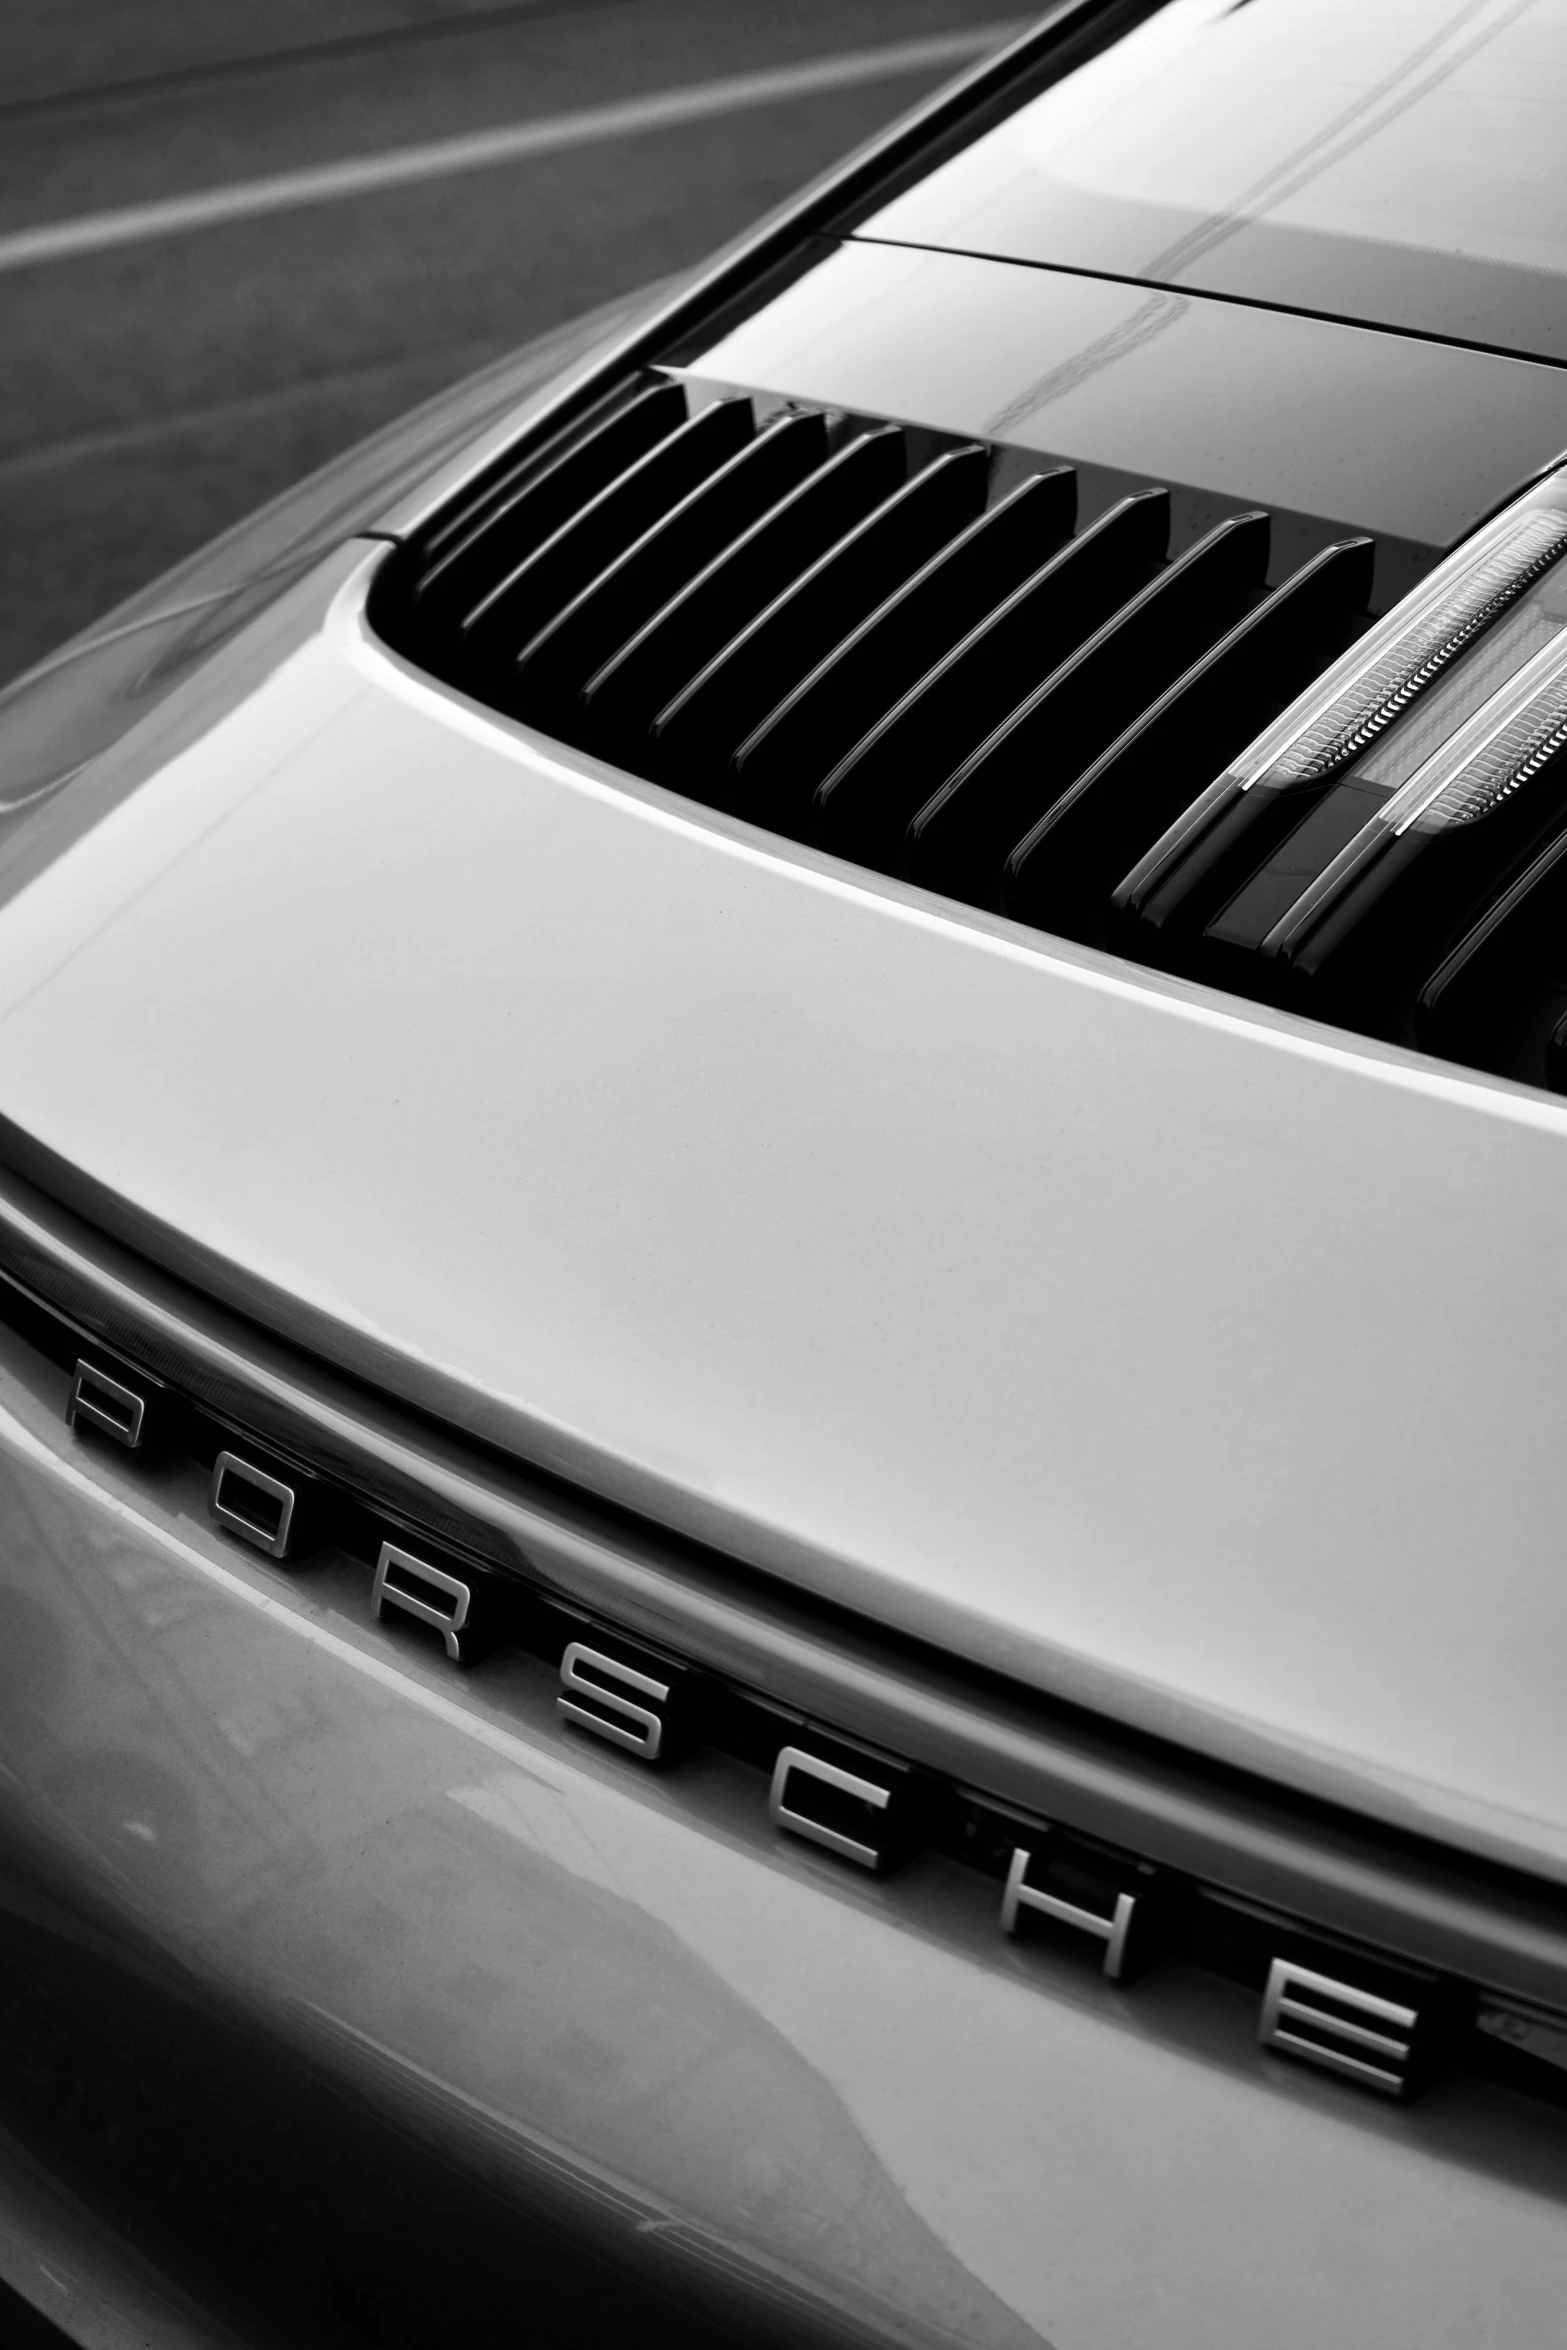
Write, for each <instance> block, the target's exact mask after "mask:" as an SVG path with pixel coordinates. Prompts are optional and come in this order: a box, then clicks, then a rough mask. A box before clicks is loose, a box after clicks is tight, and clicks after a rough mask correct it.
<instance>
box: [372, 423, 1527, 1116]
mask: <svg viewBox="0 0 1567 2350" xmlns="http://www.w3.org/2000/svg"><path fill="white" fill-rule="evenodd" d="M1029 462H1030V464H1031V466H1032V470H1030V471H1027V472H1026V473H1025V474H1024V475H1023V478H1021V479H1019V478H1018V471H1017V459H1016V455H1015V453H1013V452H1009V451H1003V450H996V449H993V448H990V447H987V446H984V445H981V444H977V443H974V442H967V443H965V442H959V441H954V440H951V439H943V438H942V436H940V435H935V434H931V433H928V432H915V431H914V430H912V429H908V428H904V427H900V426H898V425H894V424H886V423H882V422H879V421H878V420H876V419H866V418H854V417H849V416H845V415H842V414H838V413H824V412H821V411H817V410H812V409H807V408H802V407H800V406H797V405H785V404H780V403H769V402H767V401H766V400H758V399H753V398H751V397H747V396H734V395H728V394H724V393H718V392H711V391H709V390H708V389H706V388H705V387H703V386H701V385H699V384H688V383H683V382H662V381H657V380H651V381H650V380H646V379H644V380H642V381H639V382H637V383H633V384H626V385H623V386H621V387H620V388H619V389H618V390H617V391H616V392H615V393H614V394H612V395H611V396H610V398H609V399H608V400H606V401H605V402H603V403H602V404H601V406H600V408H599V410H598V411H597V412H596V413H595V414H594V415H593V416H591V417H589V418H588V419H587V420H586V421H585V422H584V423H581V424H579V425H577V426H576V427H575V428H572V429H570V430H568V431H567V432H566V433H565V434H564V435H562V436H561V438H560V439H559V441H558V442H556V443H555V444H552V445H546V446H545V447H543V448H542V449H536V450H530V451H526V452H524V453H522V454H521V455H520V456H519V457H518V458H517V459H516V460H515V461H514V462H512V463H511V464H509V465H506V466H502V467H500V468H496V469H492V473H491V475H490V477H489V478H488V479H486V480H483V481H481V483H480V484H479V485H478V486H477V487H476V488H473V489H470V491H469V492H467V493H466V495H465V496H464V497H463V498H462V499H460V500H458V501H457V502H455V503H454V505H453V506H452V507H451V508H449V509H448V510H446V511H445V512H444V513H442V514H441V515H439V516H438V517H437V518H436V520H435V522H434V523H433V524H432V525H430V526H428V527H427V528H426V530H425V531H424V532H423V534H422V535H421V536H420V537H419V538H418V539H417V540H415V541H413V542H410V543H409V544H408V545H407V546H405V547H403V548H401V549H400V550H398V552H397V553H396V554H395V555H394V556H393V557H392V558H391V559H390V560H389V561H388V563H387V564H386V565H385V566H384V567H383V569H382V571H381V573H380V574H379V575H378V578H377V581H376V586H375V591H374V594H373V597H372V603H371V618H372V621H373V623H374V625H375V626H376V627H377V629H378V630H379V632H380V633H381V634H382V636H383V637H384V638H385V639H386V641H387V642H388V643H390V644H391V645H392V646H393V648H394V649H396V650H397V651H399V652H401V653H402V654H404V655H405V656H406V657H407V658H409V659H410V660H412V661H414V662H416V663H417V664H418V665H419V666H420V667H421V668H422V669H424V670H426V671H428V672H431V673H433V674H434V675H436V676H438V677H441V678H444V679H446V680H447V681H448V682H450V683H451V684H453V685H456V686H459V687H460V688H462V689H463V690H464V691H466V692H467V693H469V694H471V695H472V696H473V697H474V698H475V699H476V700H479V701H481V702H483V703H487V704H488V705H489V706H491V707H492V708H495V709H498V710H501V711H504V712H506V713H507V714H509V715H511V716H513V717H516V718H518V719H521V720H523V721H524V722H526V723H528V724H530V725H533V726H535V727H537V728H539V729H541V730H542V731H544V732H546V733H548V734H550V735H552V736H554V737H556V738H557V739H559V740H561V741H564V742H566V743H570V744H574V745H577V746H579V747H581V748H583V749H586V750H590V751H592V752H594V753H596V754H597V755H599V756H602V757H606V758H609V759H611V760H613V761H615V762H616V763H618V764H619V765H621V766H623V767H625V768H627V769H628V770H630V771H631V772H633V773H635V774H640V775H643V776H646V777H648V778H650V779H652V780H655V781H658V782H660V783H662V784H665V785H667V786H668V787H669V788H671V789H673V790H676V791H679V792H682V793H684V794H686V795H688V796H689V797H691V798H693V799H696V800H699V801H701V802H704V803H705V804H707V805H709V806H712V807H717V808H722V809H725V810H728V811H730V812H732V813H734V814H738V815H741V816H744V817H747V818H749V819H750V820H752V821H753V822H756V823H759V824H762V825H765V826H768V827H770V828H772V829H774V830H776V831H781V832H784V833H787V834H789V835H791V836H793V837H796V838H799V839H804V840H810V841H814V842H816V843H817V844H818V845H819V846H821V847H822V848H824V849H827V850H830V851H832V852H834V853H835V854H837V855H840V856H843V857H846V858H848V859H851V860H853V861H854V862H856V863H859V864H861V865H866V866H870V867H873V868H875V869H877V870H879V871H882V872H886V873H890V874H897V875H901V876H903V877H905V878H907V879H909V880H912V881H915V882H918V883H920V884H922V885H924V886H925V887H927V888H929V889H932V890H935V891H938V892H940V893H941V894H943V895H945V896H948V897H952V898H957V899H961V900H964V901H966V902H969V903H972V904H975V905H978V906H982V907H988V908H991V909H993V910H998V911H1005V912H1007V913H1009V914H1011V915H1012V916H1014V917H1015V918H1017V919H1019V920H1022V921H1025V922H1028V923H1031V924H1034V925H1036V926H1037V927H1039V928H1041V929H1046V930H1051V931H1054V932H1056V933H1058V934H1060V935H1064V936H1067V937H1071V938H1074V939H1077V940H1081V941H1083V942H1085V943H1088V944H1091V945H1096V946H1102V947H1109V948H1111V949H1113V950H1115V951H1117V952H1120V953H1122V954H1127V955H1130V956H1132V957H1134V958H1136V959H1138V960H1141V961H1146V962H1153V963H1157V964H1160V965H1162V966H1164V967H1166V968H1170V969H1173V970H1176V971H1180V972H1183V973H1185V974H1187V975H1189V976H1192V977H1198V978H1202V979H1206V980H1208V981H1210V982H1212V983H1214V984H1217V985H1220V986H1224V987H1228V988H1230V989H1231V990H1233V991H1236V992H1239V993H1242V994H1247V995H1253V996H1257V997H1262V998H1270V999H1273V1000H1278V1001H1282V1002H1284V1003H1288V1004H1294V1005H1295V1006H1297V1007H1298V1008H1302V1009H1307V1010H1311V1011H1315V1012H1317V1013H1318V1014H1319V1015H1321V1016H1325V1017H1328V1018H1331V1019H1333V1020H1335V1021H1337V1022H1339V1023H1340V1024H1342V1025H1344V1026H1347V1027H1350V1028H1358V1029H1360V1030H1362V1031H1364V1032H1366V1033H1373V1034H1379V1035H1384V1036H1391V1037H1394V1038H1401V1039H1403V1040H1404V1041H1414V1042H1418V1043H1420V1044H1422V1045H1424V1046H1425V1047H1427V1049H1430V1050H1433V1051H1437V1052H1440V1053H1445V1054H1447V1055H1449V1056H1451V1057H1455V1058H1459V1059H1462V1060H1465V1061H1468V1062H1471V1063H1473V1064H1475V1065H1477V1066H1480V1067H1485V1068H1490V1069H1494V1070H1497V1071H1499V1072H1502V1073H1509V1074H1513V1075H1518V1076H1524V1077H1527V1078H1530V1079H1532V1080H1533V1081H1534V1082H1536V1083H1544V1084H1548V1085H1552V1086H1555V1087H1557V1088H1558V1090H1567V981H1563V980H1561V979H1560V978H1559V977H1557V976H1556V975H1555V974H1556V972H1557V958H1556V955H1555V941H1556V939H1557V938H1558V937H1559V936H1560V935H1561V920H1562V917H1563V916H1564V915H1567V718H1564V721H1563V723H1562V724H1561V725H1559V726H1558V725H1557V724H1556V723H1555V715H1556V703H1555V701H1553V700H1552V699H1551V692H1552V691H1553V690H1554V689H1553V688H1551V685H1550V679H1549V678H1546V677H1545V676H1544V672H1542V673H1541V676H1542V683H1541V685H1540V693H1539V696H1537V698H1536V700H1537V706H1536V704H1535V703H1531V704H1530V705H1529V707H1528V709H1524V710H1522V714H1521V715H1518V716H1517V717H1516V718H1515V719H1514V721H1513V722H1512V726H1513V731H1512V734H1508V733H1506V732H1505V730H1504V731H1503V732H1502V734H1501V735H1500V736H1499V737H1498V741H1497V742H1496V743H1494V744H1490V747H1486V744H1487V743H1489V737H1487V736H1486V726H1485V719H1484V713H1485V712H1486V711H1487V710H1489V709H1490V708H1491V706H1492V703H1493V701H1494V700H1496V699H1497V698H1498V697H1500V696H1502V695H1504V694H1505V693H1507V692H1508V691H1510V690H1513V681H1514V680H1515V678H1516V677H1518V676H1520V675H1524V673H1527V674H1526V675H1524V686H1523V687H1519V688H1518V689H1517V690H1518V691H1524V690H1525V688H1526V687H1527V685H1528V680H1529V679H1531V678H1533V677H1534V676H1535V668H1534V666H1532V664H1535V663H1537V662H1538V661H1539V660H1541V659H1545V658H1546V654H1547V653H1548V650H1549V647H1550V646H1551V645H1552V644H1553V643H1554V641H1555V638H1556V634H1557V632H1558V630H1559V629H1560V628H1561V627H1562V625H1563V624H1564V623H1567V486H1564V482H1563V477H1562V476H1556V477H1552V479H1551V480H1550V481H1548V482H1547V483H1546V484H1544V485H1543V486H1542V487H1540V488H1538V489H1537V490H1535V491H1534V492H1532V493H1530V494H1529V495H1528V496H1527V497H1526V498H1524V499H1522V500H1520V501H1518V502H1517V503H1516V504H1515V506H1514V507H1513V508H1511V509H1509V510H1508V512H1507V513H1506V514H1504V515H1502V516H1500V517H1498V518H1497V519H1496V520H1495V521H1494V522H1492V523H1491V524H1488V525H1487V526H1486V527H1485V528H1484V529H1482V530H1481V531H1479V532H1477V533H1476V534H1475V537H1474V538H1473V539H1472V540H1470V541H1469V542H1467V543H1466V545H1465V546H1464V547H1461V548H1460V549H1459V550H1458V551H1457V553H1455V554H1454V555H1453V556H1451V557H1449V558H1448V559H1447V560H1446V561H1445V562H1444V563H1442V564H1441V565H1439V566H1438V568H1437V570H1436V571H1435V572H1433V573H1432V574H1431V575H1430V577H1429V578H1427V579H1426V580H1425V581H1423V582H1422V583H1421V585H1420V586H1419V587H1418V588H1417V589H1416V590H1415V591H1414V592H1413V593H1412V594H1411V595H1410V596H1408V597H1406V598H1405V599H1404V602H1403V603H1402V604H1401V605H1399V606H1397V607H1396V608H1395V609H1394V611H1393V612H1391V613H1389V614H1388V615H1386V616H1385V617H1384V618H1383V619H1382V620H1380V621H1377V622H1376V623H1375V624H1374V625H1373V623H1372V622H1371V620H1370V617H1369V615H1368V612H1367V597H1368V594H1369V592H1370V587H1371V580H1372V569H1373V557H1374V553H1375V547H1374V543H1373V541H1372V540H1371V539H1370V538H1368V537H1357V536H1354V535H1350V534H1346V535H1345V536H1344V537H1343V538H1341V539H1340V540H1338V541H1337V542H1336V543H1334V544H1332V545H1329V546H1326V547H1323V548H1321V549H1319V551H1318V552H1316V553H1315V554H1314V555H1312V556H1311V557H1310V559H1309V560H1308V561H1306V562H1305V563H1304V564H1302V565H1300V566H1299V568H1297V569H1296V570H1295V571H1294V572H1293V573H1292V574H1290V575H1289V576H1287V577H1283V578H1280V577H1278V576H1277V575H1276V573H1275V572H1273V571H1271V570H1270V536H1271V535H1272V534H1271V527H1270V517H1269V516H1268V515H1267V514H1266V513H1260V512H1257V511H1255V510H1246V509H1244V508H1243V507H1242V506H1241V505H1240V504H1239V502H1237V503H1236V505H1235V507H1234V510H1233V511H1230V512H1227V513H1225V512H1222V511H1221V512H1220V513H1219V515H1218V518H1217V519H1216V520H1215V519H1212V516H1211V514H1210V519H1209V527H1207V528H1206V530H1203V531H1201V532H1199V533H1196V534H1193V533H1191V532H1190V531H1188V533H1187V538H1188V543H1186V544H1184V545H1179V546H1178V547H1176V548H1175V549H1173V550H1172V546H1171V532H1172V500H1171V495H1170V493H1169V492H1168V491H1166V490H1164V489H1162V488H1158V487H1148V488H1144V489H1136V490H1133V491H1132V493H1131V494H1130V495H1126V496H1123V497H1121V498H1120V499H1119V500H1118V501H1117V502H1115V503H1113V504H1111V505H1109V506H1108V507H1106V508H1105V509H1104V510H1103V511H1101V512H1099V513H1097V514H1094V515H1092V516H1089V517H1086V518H1085V517H1083V516H1082V515H1080V514H1079V512H1078V510H1077V509H1078V492H1079V485H1078V483H1077V480H1076V477H1075V474H1074V471H1073V469H1072V467H1071V466H1070V465H1065V464H1052V463H1049V462H1048V461H1046V460H1044V459H1037V460H1030V461H1029ZM1368 632H1369V633H1368ZM1542 648H1544V649H1545V651H1543V652H1542ZM1548 666H1549V663H1548V661H1547V667H1548ZM1551 675H1552V676H1553V677H1554V675H1555V672H1554V671H1552V672H1551ZM1561 699H1562V704H1563V711H1564V712H1567V687H1564V688H1563V690H1562V695H1561ZM1547 705H1549V706H1547ZM1466 728H1467V729H1468V730H1469V732H1470V733H1473V734H1474V737H1475V742H1476V744H1477V745H1478V746H1479V747H1478V748H1476V750H1475V752H1474V754H1473V756H1472V757H1469V758H1468V763H1467V765H1464V764H1463V743H1464V742H1467V741H1468V739H1469V737H1468V734H1466V733H1465V731H1464V730H1465V729H1466ZM1494 731H1495V730H1493V732H1494ZM1459 736H1462V737H1463V741H1462V742H1460V744H1459V752H1458V753H1456V754H1454V756H1456V757H1458V758H1459V763H1460V765H1461V766H1462V769H1463V771H1462V773H1461V774H1459V773H1457V771H1456V770H1455V775H1454V777H1453V778H1450V779H1449V780H1448V783H1447V785H1446V798H1445V799H1444V800H1443V801H1442V803H1441V804H1442V806H1443V807H1445V808H1447V809H1448V810H1449V816H1448V817H1444V818H1443V819H1442V821H1441V822H1440V823H1438V821H1437V819H1436V818H1434V817H1432V816H1431V815H1430V814H1429V813H1419V812H1418V811H1417V813H1416V814H1415V815H1414V816H1412V817H1411V818H1410V819H1409V823H1408V824H1407V825H1406V824H1405V823H1404V821H1403V818H1402V817H1401V815H1400V811H1401V810H1402V809H1404V808H1405V806H1406V802H1407V803H1408V805H1410V806H1411V807H1412V806H1413V805H1414V803H1413V802H1412V801H1408V794H1409V792H1410V791H1417V786H1418V778H1419V777H1421V776H1424V775H1425V774H1426V773H1427V771H1428V770H1429V769H1431V768H1432V765H1433V761H1435V760H1436V759H1438V758H1439V757H1441V756H1442V755H1444V753H1443V746H1444V745H1447V744H1449V743H1450V742H1451V741H1453V740H1456V739H1457V738H1458V737H1459ZM1514 736H1516V737H1517V741H1516V743H1515V742H1514V739H1513V738H1514ZM1482 737H1484V738H1485V742H1484V743H1482V740H1481V738H1482ZM1525 737H1527V740H1526V739H1525ZM1515 751H1516V754H1517V755H1516V756H1514V752H1515ZM1493 769H1494V770H1495V771H1496V772H1495V773H1494V774H1493V773H1492V770H1493ZM1503 769H1505V770H1506V772H1505V773H1503V772H1502V770H1503ZM1444 772H1445V771H1444ZM1433 788H1434V787H1433ZM1455 795H1456V796H1455ZM1411 827H1412V829H1411ZM1438 834H1440V838H1438V837H1437V835H1438ZM1558 834H1561V835H1562V836H1563V837H1561V838H1558Z"/></svg>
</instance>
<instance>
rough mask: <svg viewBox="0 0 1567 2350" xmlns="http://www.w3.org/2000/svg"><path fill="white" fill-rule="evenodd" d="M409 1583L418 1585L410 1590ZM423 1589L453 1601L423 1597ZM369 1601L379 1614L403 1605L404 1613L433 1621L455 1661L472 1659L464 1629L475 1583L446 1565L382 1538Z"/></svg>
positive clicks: (460, 1662)
mask: <svg viewBox="0 0 1567 2350" xmlns="http://www.w3.org/2000/svg"><path fill="white" fill-rule="evenodd" d="M394 1576H395V1577H396V1578H397V1579H396V1581H394V1580H393V1577H394ZM410 1584H413V1585H415V1586H417V1587H418V1588H416V1589H414V1590H410V1589H409V1585H410ZM421 1589H422V1590H424V1591H426V1592H433V1593H436V1594H438V1595H439V1598H440V1599H444V1600H446V1601H448V1602H450V1604H449V1605H448V1606H445V1607H442V1606H440V1605H438V1604H437V1601H436V1600H434V1599H430V1598H421V1597H420V1596H419V1591H420V1590H421ZM370 1604H371V1606H372V1607H373V1608H374V1610H375V1612H376V1615H377V1616H378V1617H379V1616H382V1615H384V1614H385V1612H386V1610H387V1609H388V1608H389V1607H400V1608H402V1609H403V1611H404V1613H405V1614H407V1615H410V1616H416V1617H417V1618H418V1620H419V1622H420V1623H421V1624H431V1625H433V1626H434V1628H435V1630H436V1631H437V1632H439V1633H440V1635H441V1638H442V1639H443V1640H444V1641H445V1643H446V1653H447V1655H448V1656H449V1657H450V1658H451V1660H452V1662H453V1664H457V1665H460V1664H466V1663H468V1662H469V1661H470V1658H469V1656H468V1654H467V1653H465V1643H464V1640H463V1633H464V1631H465V1630H466V1628H467V1624H468V1618H469V1614H470V1611H471V1610H472V1607H473V1586H472V1584H470V1583H464V1582H463V1581H462V1580H461V1578H460V1577H459V1576H457V1575H449V1574H447V1572H446V1570H445V1568H444V1567H436V1566H432V1565H431V1564H430V1561H429V1560H428V1559H422V1558H416V1557H415V1555H414V1553H413V1552H412V1551H411V1550H401V1549H399V1547H398V1545H397V1544H396V1543H395V1542H383V1543H382V1545H381V1555H380V1557H379V1558H378V1559H377V1560H376V1563H375V1582H374V1584H373V1585H372V1587H371V1592H370Z"/></svg>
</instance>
